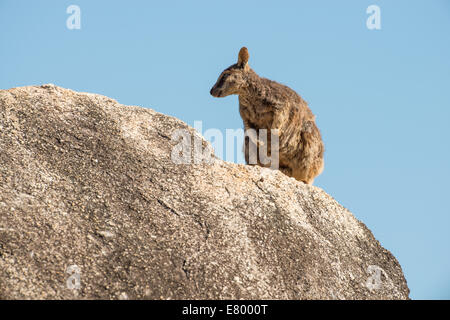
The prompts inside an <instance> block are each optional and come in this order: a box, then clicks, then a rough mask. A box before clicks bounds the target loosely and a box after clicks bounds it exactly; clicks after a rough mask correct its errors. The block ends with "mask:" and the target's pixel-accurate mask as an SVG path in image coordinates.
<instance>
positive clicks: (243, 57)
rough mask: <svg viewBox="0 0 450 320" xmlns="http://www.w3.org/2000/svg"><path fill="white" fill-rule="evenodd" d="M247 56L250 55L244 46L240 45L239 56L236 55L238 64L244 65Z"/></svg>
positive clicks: (246, 61) (245, 64)
mask: <svg viewBox="0 0 450 320" xmlns="http://www.w3.org/2000/svg"><path fill="white" fill-rule="evenodd" d="M248 58H250V55H249V54H248V50H247V48H246V47H242V48H241V50H240V51H239V56H238V62H237V64H238V66H239V67H246V66H247V63H248Z"/></svg>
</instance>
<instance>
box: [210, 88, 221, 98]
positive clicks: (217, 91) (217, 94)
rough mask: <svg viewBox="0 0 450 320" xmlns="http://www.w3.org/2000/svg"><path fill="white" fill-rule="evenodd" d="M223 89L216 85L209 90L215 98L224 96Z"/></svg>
mask: <svg viewBox="0 0 450 320" xmlns="http://www.w3.org/2000/svg"><path fill="white" fill-rule="evenodd" d="M221 91H222V90H220V89H219V88H217V87H216V85H214V86H213V87H212V88H211V90H210V91H209V93H210V94H211V95H212V96H213V97H214V98H221V97H222V92H221Z"/></svg>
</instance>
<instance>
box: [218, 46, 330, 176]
mask: <svg viewBox="0 0 450 320" xmlns="http://www.w3.org/2000/svg"><path fill="white" fill-rule="evenodd" d="M248 59H249V53H248V50H247V48H245V47H243V48H241V50H240V51H239V55H238V61H237V63H236V64H233V65H231V66H230V67H228V68H227V69H225V70H224V71H223V72H222V73H221V74H220V76H219V78H218V79H217V82H216V84H215V85H214V86H213V87H212V89H211V91H210V93H211V95H212V96H213V97H217V98H218V97H226V96H228V95H231V94H237V95H239V112H240V114H241V117H242V120H243V122H244V130H245V131H246V132H247V131H248V130H249V129H254V130H256V132H259V130H260V129H266V130H267V139H264V140H265V141H264V142H261V136H260V137H259V138H257V139H258V140H257V141H256V142H255V141H253V140H251V139H249V136H248V135H246V136H245V141H244V154H245V161H246V162H247V163H248V164H249V143H255V144H258V145H259V144H262V143H266V144H267V154H268V155H269V154H270V152H271V150H270V132H271V130H274V129H278V138H279V150H278V157H279V170H280V171H281V172H283V173H284V174H286V175H288V176H290V177H294V178H295V179H297V180H299V181H303V182H304V183H307V184H312V183H313V181H314V178H315V177H316V176H318V175H319V174H320V173H321V172H322V171H323V153H324V145H323V142H322V138H321V135H320V131H319V129H318V128H317V126H316V123H315V116H314V115H313V113H312V112H311V110H310V109H309V108H308V105H307V103H306V101H305V100H303V99H302V98H301V97H300V96H299V95H298V94H297V93H296V92H295V91H294V90H292V89H290V88H289V87H287V86H285V85H282V84H280V83H277V82H275V81H272V80H269V79H266V78H262V77H260V76H258V75H257V74H256V73H255V72H254V71H253V70H252V69H251V68H250V67H249V65H248ZM274 131H275V130H274ZM250 150H251V148H250ZM250 164H257V165H260V166H264V167H267V166H268V165H267V164H265V162H263V161H260V159H259V158H258V159H257V163H250Z"/></svg>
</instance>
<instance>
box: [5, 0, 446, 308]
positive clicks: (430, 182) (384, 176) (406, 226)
mask: <svg viewBox="0 0 450 320" xmlns="http://www.w3.org/2000/svg"><path fill="white" fill-rule="evenodd" d="M72 4H75V5H78V6H79V7H80V9H81V29H80V30H69V29H68V28H67V27H66V20H67V18H68V17H69V14H67V13H66V9H67V7H68V6H69V5H72ZM372 4H375V5H378V6H379V7H380V9H381V30H368V29H367V27H366V20H367V18H368V16H369V15H368V14H367V13H366V9H367V7H368V6H369V5H372ZM449 35H450V1H448V0H432V1H414V0H396V1H387V0H386V1H380V0H371V1H366V0H347V1H339V2H338V1H333V0H328V1H325V0H319V1H317V0H316V1H276V2H275V1H261V0H260V1H242V0H241V1H234V0H229V1H164V2H163V1H160V2H156V1H132V0H129V1H120V2H119V1H114V2H113V1H100V0H96V1H92V0H91V1H86V0H78V1H75V0H71V1H63V0H53V1H43V0H41V1H24V0H0V41H1V42H0V88H1V89H8V88H11V87H18V86H25V85H38V84H43V83H54V84H56V85H59V86H62V87H66V88H70V89H73V90H77V91H85V92H93V93H99V94H104V95H107V96H109V97H112V98H114V99H116V100H118V101H119V102H120V103H123V104H127V105H139V106H143V107H149V108H153V109H155V110H156V111H159V112H162V113H165V114H169V115H173V116H175V117H177V118H180V119H182V120H184V121H185V122H187V123H188V124H190V125H193V124H194V121H195V120H201V121H202V122H203V130H206V129H208V128H218V129H220V130H223V132H224V133H225V129H226V128H230V129H237V128H241V127H242V122H241V119H240V116H239V112H238V103H237V97H235V96H233V97H227V98H224V99H215V98H212V97H211V96H210V95H209V89H210V88H211V86H212V85H213V84H214V82H215V81H216V79H217V77H218V75H219V74H220V72H221V71H222V70H223V69H224V68H225V67H227V66H229V65H231V64H233V63H235V61H236V58H237V53H238V51H239V49H240V47H241V46H244V45H245V46H246V47H247V48H248V49H249V52H250V61H249V64H250V66H251V67H252V68H253V69H254V70H255V71H256V72H257V73H258V74H260V75H261V76H264V77H267V78H270V79H273V80H276V81H279V82H281V83H284V84H286V85H288V86H290V87H291V88H293V89H294V90H296V91H297V92H298V93H299V94H300V95H302V97H303V98H304V99H305V100H306V101H308V102H309V105H310V108H311V109H312V111H313V112H314V113H315V114H316V116H317V124H318V126H319V128H320V129H321V132H322V135H323V138H324V142H325V147H326V153H325V171H324V173H323V174H322V175H321V176H319V177H318V178H317V179H316V182H315V184H316V185H317V186H319V187H321V188H323V189H324V190H325V191H327V192H328V193H329V194H331V195H332V196H333V197H334V198H335V199H336V200H338V201H339V202H340V203H341V204H343V205H344V206H345V207H347V208H348V209H350V210H351V211H352V212H353V213H354V215H355V216H356V217H357V218H358V219H359V220H361V221H363V222H364V223H365V224H366V225H367V226H368V227H369V228H370V229H371V230H372V232H373V233H374V235H375V237H376V238H377V239H378V240H379V241H380V242H381V244H382V245H383V246H384V247H385V248H387V249H388V250H390V251H391V252H392V253H393V254H394V255H395V256H396V258H397V259H398V260H399V262H400V264H401V266H402V268H403V271H404V273H405V276H406V279H407V281H408V285H409V287H410V289H411V298H413V299H449V298H450V248H449V246H450V231H449V229H450V209H449V200H448V198H449V189H450V188H449V181H450V144H449V138H450V126H449V120H450V90H449V89H450V88H449V87H450V41H449V40H450V39H449Z"/></svg>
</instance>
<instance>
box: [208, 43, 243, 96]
mask: <svg viewBox="0 0 450 320" xmlns="http://www.w3.org/2000/svg"><path fill="white" fill-rule="evenodd" d="M248 58H249V54H248V50H247V48H246V47H243V48H241V50H240V51H239V55H238V62H237V63H235V64H233V65H232V66H230V67H228V68H227V69H225V70H224V71H223V72H222V73H221V74H220V76H219V78H218V79H217V81H216V83H215V84H214V86H213V87H212V88H211V90H210V91H209V93H210V94H211V95H212V96H213V97H216V98H223V97H226V96H228V95H230V94H241V93H242V91H243V90H244V89H245V88H246V73H248V72H249V70H250V67H249V66H248Z"/></svg>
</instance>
